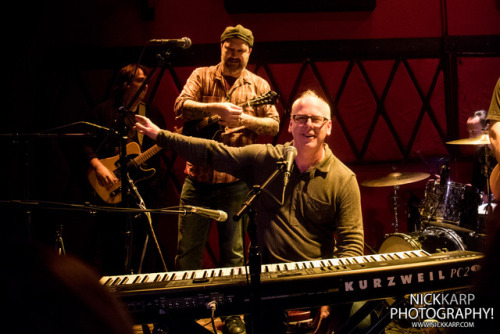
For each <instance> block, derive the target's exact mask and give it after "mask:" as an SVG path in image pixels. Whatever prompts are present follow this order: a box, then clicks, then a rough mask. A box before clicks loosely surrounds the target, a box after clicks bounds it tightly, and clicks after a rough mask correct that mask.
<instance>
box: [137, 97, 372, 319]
mask: <svg viewBox="0 0 500 334" xmlns="http://www.w3.org/2000/svg"><path fill="white" fill-rule="evenodd" d="M136 119H137V121H138V122H137V123H136V128H137V129H138V131H140V132H141V133H144V134H145V135H147V136H149V137H151V138H152V139H154V140H156V141H157V143H158V145H160V146H161V147H164V148H166V149H170V150H174V151H176V152H178V153H179V154H180V155H181V156H183V157H184V158H185V159H187V160H189V161H192V162H193V163H196V164H200V165H211V166H214V168H216V169H217V170H221V171H224V172H227V173H229V174H231V175H234V176H236V177H238V178H240V179H241V180H244V181H246V182H247V184H249V185H251V186H252V185H259V184H263V183H264V182H265V181H266V179H267V178H268V177H269V176H270V175H271V174H272V173H273V172H274V170H275V169H276V165H277V163H279V162H280V161H283V159H284V157H285V152H286V151H287V147H289V146H292V145H293V146H294V147H295V148H296V149H297V155H296V156H295V159H294V164H293V167H292V170H291V173H290V178H289V183H288V185H287V187H286V188H285V189H283V179H281V178H275V179H274V180H273V181H272V182H271V183H269V184H268V185H267V187H266V191H265V192H263V193H262V194H261V195H260V197H259V198H258V199H257V201H256V202H255V203H254V206H255V211H256V212H257V215H256V219H257V237H258V242H259V247H260V250H261V253H262V260H263V262H264V263H280V262H297V261H306V260H319V259H328V258H332V257H349V256H361V255H363V242H364V234H363V221H362V213H361V199H360V192H359V186H358V182H357V180H356V176H355V174H354V173H353V172H352V171H351V170H350V169H349V168H348V167H347V166H345V165H344V164H343V163H342V162H341V161H340V160H339V159H338V158H337V157H335V155H334V154H333V153H332V151H331V150H330V148H329V147H328V145H327V144H326V142H325V140H326V138H327V136H329V135H330V134H331V132H332V120H331V111H330V106H329V105H328V104H327V103H326V102H325V101H324V100H323V99H321V98H320V97H318V96H317V95H316V94H315V93H314V92H312V91H307V92H305V93H304V94H302V95H301V96H300V97H299V98H298V99H297V100H296V101H295V102H294V103H293V106H292V112H291V120H290V124H289V126H288V131H289V132H290V133H291V134H292V135H293V141H292V142H289V143H285V144H284V145H276V146H272V145H263V144H254V145H248V146H245V147H240V148H236V147H228V146H225V145H223V144H221V143H217V142H215V141H210V140H204V139H199V138H190V137H185V136H182V135H179V134H175V133H172V132H169V131H165V130H161V129H159V128H158V127H157V126H156V125H155V124H153V123H152V122H151V121H149V120H148V119H147V118H145V117H141V116H137V117H136ZM321 311H322V312H325V313H324V314H323V318H325V317H326V316H328V312H329V309H328V308H324V309H323V308H322V310H321Z"/></svg>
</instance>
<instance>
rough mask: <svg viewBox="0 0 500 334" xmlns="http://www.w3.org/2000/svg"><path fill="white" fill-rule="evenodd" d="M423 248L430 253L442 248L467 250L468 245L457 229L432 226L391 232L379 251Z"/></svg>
mask: <svg viewBox="0 0 500 334" xmlns="http://www.w3.org/2000/svg"><path fill="white" fill-rule="evenodd" d="M417 249H423V250H425V251H427V252H429V253H436V252H438V251H440V250H445V249H446V250H448V251H455V250H466V249H467V247H466V246H465V243H464V242H463V240H462V238H461V237H460V236H459V235H458V234H457V233H455V231H453V230H451V229H448V228H443V227H437V226H430V227H427V228H426V229H425V230H423V231H419V232H412V233H409V234H404V233H393V234H390V235H389V236H388V237H387V238H386V239H385V240H384V242H383V243H382V245H381V246H380V249H379V253H393V252H403V251H411V250H417Z"/></svg>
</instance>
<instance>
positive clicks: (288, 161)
mask: <svg viewBox="0 0 500 334" xmlns="http://www.w3.org/2000/svg"><path fill="white" fill-rule="evenodd" d="M296 155H297V149H296V148H295V147H293V146H287V147H286V148H285V179H284V181H283V184H284V186H285V187H286V186H287V184H288V180H289V179H290V172H291V171H292V166H293V159H295V156H296Z"/></svg>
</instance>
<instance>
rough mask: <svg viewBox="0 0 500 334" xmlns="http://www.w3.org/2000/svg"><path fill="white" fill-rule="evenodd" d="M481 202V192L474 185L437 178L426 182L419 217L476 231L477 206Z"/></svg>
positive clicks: (423, 219) (426, 220)
mask: <svg viewBox="0 0 500 334" xmlns="http://www.w3.org/2000/svg"><path fill="white" fill-rule="evenodd" d="M480 204H481V192H480V191H479V190H478V189H476V188H475V187H472V186H469V185H465V184H461V183H456V182H448V183H446V184H444V185H441V184H440V182H439V180H431V181H429V182H427V185H426V188H425V198H424V201H423V205H422V207H421V210H420V218H421V220H422V221H423V222H424V223H425V222H429V221H437V222H441V223H446V224H454V225H457V226H460V227H463V228H466V229H469V230H471V231H477V230H478V228H479V226H478V224H479V223H478V215H477V208H478V206H479V205H480Z"/></svg>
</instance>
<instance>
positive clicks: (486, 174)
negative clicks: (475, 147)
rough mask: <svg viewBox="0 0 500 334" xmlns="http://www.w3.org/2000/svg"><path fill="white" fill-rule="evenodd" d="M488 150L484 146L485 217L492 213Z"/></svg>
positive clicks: (487, 147) (486, 146)
mask: <svg viewBox="0 0 500 334" xmlns="http://www.w3.org/2000/svg"><path fill="white" fill-rule="evenodd" d="M489 156H490V148H489V146H488V145H484V165H483V170H482V173H483V176H484V177H485V179H486V195H487V197H488V199H487V201H488V204H487V206H486V207H487V210H486V215H487V216H489V215H490V214H491V213H492V212H493V208H492V206H491V187H490V174H491V173H490V159H489Z"/></svg>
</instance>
